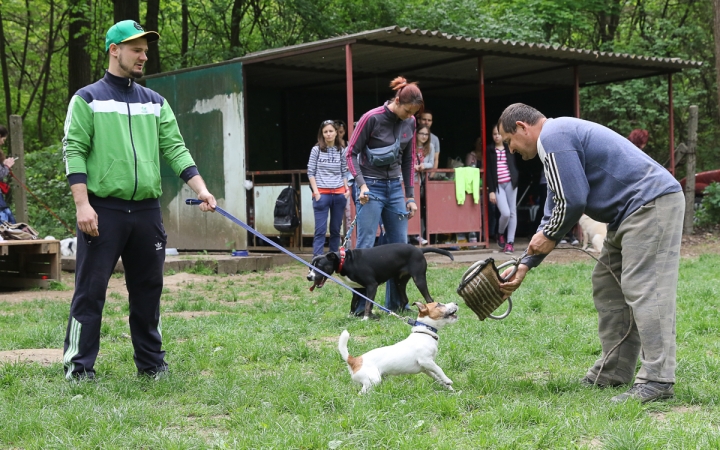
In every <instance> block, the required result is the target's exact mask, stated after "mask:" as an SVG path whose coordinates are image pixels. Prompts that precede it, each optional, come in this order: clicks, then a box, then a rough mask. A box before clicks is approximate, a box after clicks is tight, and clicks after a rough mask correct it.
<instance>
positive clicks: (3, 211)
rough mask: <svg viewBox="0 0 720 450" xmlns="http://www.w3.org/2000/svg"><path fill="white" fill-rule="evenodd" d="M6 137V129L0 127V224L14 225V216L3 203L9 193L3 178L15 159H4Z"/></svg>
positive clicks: (7, 173) (8, 187)
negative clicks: (3, 148)
mask: <svg viewBox="0 0 720 450" xmlns="http://www.w3.org/2000/svg"><path fill="white" fill-rule="evenodd" d="M7 137H8V129H7V128H5V127H4V126H3V125H0V222H9V223H15V216H13V213H12V211H10V208H9V207H8V204H7V203H6V202H5V195H6V194H7V193H8V192H9V191H10V186H9V185H8V184H7V183H6V182H5V177H7V176H8V175H9V174H10V169H11V168H12V166H14V165H15V158H6V157H5V153H3V151H2V146H3V145H5V140H6V139H7Z"/></svg>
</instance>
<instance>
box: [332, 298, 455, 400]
mask: <svg viewBox="0 0 720 450" xmlns="http://www.w3.org/2000/svg"><path fill="white" fill-rule="evenodd" d="M414 305H415V306H417V308H418V309H419V310H420V314H419V315H418V321H419V322H422V324H424V325H416V326H414V327H413V328H412V332H411V333H410V336H408V337H407V338H406V339H405V340H403V341H401V342H398V343H397V344H395V345H390V346H387V347H380V348H376V349H375V350H370V351H369V352H367V353H365V354H364V355H362V356H350V355H349V354H348V349H347V343H348V339H350V333H348V332H347V330H345V331H343V332H342V334H341V335H340V341H339V342H338V350H340V355H341V356H342V358H343V359H344V360H345V362H346V363H347V365H348V369H349V370H350V377H351V378H352V380H353V381H354V382H356V383H359V384H362V389H361V390H360V393H361V394H364V393H366V392H367V391H368V390H369V389H370V388H371V387H372V386H374V385H376V384H379V383H380V382H381V381H382V377H383V376H384V375H403V374H416V373H420V372H423V373H426V374H427V375H429V376H431V377H432V378H434V379H435V380H436V381H437V382H438V383H440V384H442V385H443V386H445V387H446V388H447V389H449V390H451V391H452V390H453V388H452V384H453V382H452V380H451V379H450V378H448V377H447V375H445V372H443V370H442V369H441V368H440V366H438V365H437V364H436V363H435V356H436V355H437V352H438V339H439V338H438V335H437V330H439V329H440V328H442V327H444V326H445V325H447V324H451V323H455V322H457V319H458V316H457V312H458V306H457V304H455V303H448V304H447V305H444V304H442V303H435V302H433V303H428V304H423V303H420V302H415V303H414ZM425 325H427V326H425ZM431 328H432V329H431Z"/></svg>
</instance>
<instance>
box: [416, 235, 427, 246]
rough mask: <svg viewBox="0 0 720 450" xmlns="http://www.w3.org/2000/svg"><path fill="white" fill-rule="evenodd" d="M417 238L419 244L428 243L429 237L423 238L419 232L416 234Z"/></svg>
mask: <svg viewBox="0 0 720 450" xmlns="http://www.w3.org/2000/svg"><path fill="white" fill-rule="evenodd" d="M415 239H417V241H418V244H420V245H428V241H427V239H425V238H423V237H422V236H420V235H419V234H418V235H417V236H415Z"/></svg>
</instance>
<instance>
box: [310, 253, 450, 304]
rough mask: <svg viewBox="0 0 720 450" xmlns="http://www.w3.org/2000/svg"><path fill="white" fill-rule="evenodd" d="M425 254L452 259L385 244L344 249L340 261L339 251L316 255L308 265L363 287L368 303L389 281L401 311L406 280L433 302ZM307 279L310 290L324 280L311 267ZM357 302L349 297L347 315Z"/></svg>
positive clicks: (426, 300) (319, 286) (405, 299)
mask: <svg viewBox="0 0 720 450" xmlns="http://www.w3.org/2000/svg"><path fill="white" fill-rule="evenodd" d="M429 252H432V253H440V254H441V255H445V256H447V257H449V258H450V259H451V260H453V261H454V260H455V258H453V255H452V253H450V252H449V251H447V250H442V249H439V248H432V247H425V248H418V247H415V246H414V245H410V244H385V245H380V246H378V247H373V248H362V249H355V250H346V251H345V257H344V258H343V257H342V256H341V254H340V252H331V253H328V254H326V255H319V256H316V257H314V258H313V260H312V265H313V267H317V268H318V269H320V270H322V271H323V272H325V273H326V274H328V275H332V274H333V273H338V274H340V275H341V277H340V278H343V277H346V278H347V279H349V281H350V282H348V280H347V279H346V280H343V281H345V282H346V284H348V285H350V286H351V287H364V288H365V292H366V293H365V295H366V296H367V297H368V298H370V299H372V300H375V294H376V293H377V288H378V286H379V285H380V284H382V283H384V282H386V281H388V280H389V279H391V278H392V279H394V280H395V283H396V284H397V287H398V291H399V292H400V299H401V300H400V301H401V303H402V304H401V306H402V308H403V309H404V308H405V306H406V305H407V304H408V297H407V292H406V291H405V289H406V287H407V283H408V281H409V280H410V278H412V279H413V281H414V282H415V286H417V288H418V290H419V291H420V293H421V294H422V296H423V298H424V299H425V303H432V302H433V301H434V300H433V299H432V297H430V293H429V292H428V288H427V279H426V278H425V272H426V271H427V261H426V260H425V253H429ZM307 279H308V281H312V282H313V286H312V287H311V288H310V290H311V291H312V290H313V289H315V288H316V287H318V288H321V287H323V285H324V284H325V280H327V278H326V277H325V276H324V275H320V274H319V273H317V272H315V271H314V270H313V269H312V268H311V269H310V272H308V275H307ZM359 300H360V297H358V296H357V295H356V294H353V300H352V304H351V306H350V312H354V311H355V308H356V307H357V305H358V302H359ZM371 309H372V303H370V302H365V318H369V317H370V310H371Z"/></svg>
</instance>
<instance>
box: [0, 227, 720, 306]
mask: <svg viewBox="0 0 720 450" xmlns="http://www.w3.org/2000/svg"><path fill="white" fill-rule="evenodd" d="M516 244H517V245H516V248H517V249H520V248H521V247H523V245H524V246H527V241H526V240H520V239H518V242H517V243H516ZM523 248H524V247H523ZM561 248H573V247H570V246H567V245H563V246H560V247H558V249H556V250H555V251H553V252H552V253H550V255H548V257H547V258H545V262H548V263H552V264H567V263H574V262H588V263H594V261H593V259H592V258H591V257H590V256H588V255H587V254H585V253H583V252H580V251H577V250H561ZM516 253H518V252H516ZM680 253H681V255H682V257H684V258H695V257H698V256H700V255H702V254H716V255H717V254H720V228H714V229H712V230H699V231H698V232H696V233H695V234H693V235H690V236H683V240H682V247H681V248H680ZM469 255H470V256H467V255H465V256H463V252H458V253H455V257H456V261H455V263H452V262H451V261H450V260H449V259H448V258H447V257H445V256H443V255H434V254H430V253H429V254H428V255H426V256H427V257H428V261H431V262H432V263H438V265H444V264H448V263H450V264H454V266H458V267H467V266H468V264H467V262H466V261H473V262H474V261H478V260H481V259H485V258H487V257H488V256H492V257H499V256H501V255H502V254H493V253H488V254H486V252H485V251H483V252H474V253H472V254H469ZM516 256H520V255H519V253H518V254H517V255H516ZM463 258H464V259H463ZM468 258H469V259H468ZM465 260H466V261H465ZM306 270H307V269H306V268H305V267H304V266H301V265H300V264H296V263H293V264H291V265H286V266H282V267H281V268H279V269H276V270H271V271H267V272H252V273H247V274H237V275H230V276H228V277H222V278H221V277H218V276H217V275H198V274H193V273H187V272H178V273H175V274H173V275H168V276H166V277H165V279H164V287H165V291H166V292H171V293H174V292H177V291H178V290H181V289H184V288H185V287H186V286H187V285H189V284H195V285H204V284H206V283H210V282H212V283H219V284H223V283H225V282H226V281H227V280H232V281H233V284H234V285H235V286H240V287H241V286H243V285H245V284H248V283H251V284H258V283H264V282H270V281H271V280H272V282H275V283H277V282H282V281H284V280H287V279H291V278H292V279H295V278H297V277H300V276H302V277H304V276H305V274H306ZM60 281H61V283H62V284H63V285H64V286H65V287H67V290H63V291H43V290H24V291H23V290H14V291H13V290H0V305H1V304H2V303H3V302H6V303H21V302H26V301H33V300H53V301H64V302H67V303H68V305H69V304H70V301H71V300H72V296H73V291H74V289H75V274H74V273H69V272H63V273H62V276H61V280H60ZM111 294H115V295H111ZM240 300H241V301H249V300H248V299H240ZM107 301H108V303H125V302H127V289H126V287H125V277H124V276H117V275H115V276H113V277H111V278H110V281H109V283H108V290H107Z"/></svg>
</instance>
